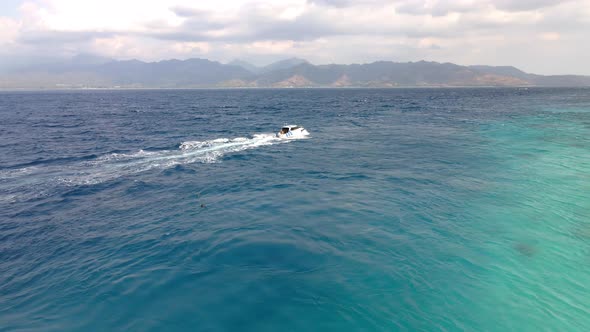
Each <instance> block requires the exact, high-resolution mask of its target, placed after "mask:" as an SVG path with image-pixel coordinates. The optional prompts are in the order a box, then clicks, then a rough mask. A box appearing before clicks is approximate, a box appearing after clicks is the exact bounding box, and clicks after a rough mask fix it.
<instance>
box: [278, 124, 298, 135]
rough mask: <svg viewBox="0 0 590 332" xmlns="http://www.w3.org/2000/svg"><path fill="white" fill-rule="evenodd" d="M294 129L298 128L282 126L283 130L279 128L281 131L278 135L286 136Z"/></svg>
mask: <svg viewBox="0 0 590 332" xmlns="http://www.w3.org/2000/svg"><path fill="white" fill-rule="evenodd" d="M295 129H299V127H297V126H283V128H281V131H280V132H279V133H280V134H286V133H288V132H289V131H291V130H295Z"/></svg>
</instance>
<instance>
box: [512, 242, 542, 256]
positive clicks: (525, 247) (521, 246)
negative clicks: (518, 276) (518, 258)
mask: <svg viewBox="0 0 590 332" xmlns="http://www.w3.org/2000/svg"><path fill="white" fill-rule="evenodd" d="M514 249H516V250H517V251H518V252H519V253H520V254H521V255H524V256H527V257H533V256H535V255H536V254H537V248H536V247H535V246H533V245H530V244H527V243H522V242H519V243H515V244H514Z"/></svg>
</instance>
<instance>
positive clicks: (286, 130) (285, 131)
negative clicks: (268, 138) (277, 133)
mask: <svg viewBox="0 0 590 332" xmlns="http://www.w3.org/2000/svg"><path fill="white" fill-rule="evenodd" d="M288 132H289V127H283V129H281V133H282V134H286V133H288Z"/></svg>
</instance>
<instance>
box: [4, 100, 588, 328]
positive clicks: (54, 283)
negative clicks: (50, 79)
mask: <svg viewBox="0 0 590 332" xmlns="http://www.w3.org/2000/svg"><path fill="white" fill-rule="evenodd" d="M285 123H293V124H297V125H301V126H304V127H305V128H306V129H308V131H309V132H310V133H311V136H310V137H309V138H307V139H300V140H279V139H275V138H273V137H272V134H273V133H274V132H276V131H278V130H279V128H280V127H281V126H282V125H283V124H285ZM589 285H590V89H576V88H571V89H565V88H561V89H557V88H555V89H553V88H528V89H525V88H471V89H468V88H465V89H459V88H440V89H427V88H423V89H276V90H273V89H268V90H265V89H228V90H135V91H134V90H81V91H17V92H14V91H13V92H10V91H4V92H0V331H588V330H590V288H589V287H590V286H589Z"/></svg>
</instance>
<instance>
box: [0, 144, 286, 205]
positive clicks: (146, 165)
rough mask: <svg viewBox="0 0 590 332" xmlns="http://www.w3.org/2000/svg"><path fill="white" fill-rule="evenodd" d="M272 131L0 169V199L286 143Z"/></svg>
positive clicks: (30, 195)
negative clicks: (168, 148)
mask: <svg viewBox="0 0 590 332" xmlns="http://www.w3.org/2000/svg"><path fill="white" fill-rule="evenodd" d="M288 142H289V140H282V139H279V138H276V137H275V136H274V135H273V134H255V135H253V136H252V137H250V138H247V137H237V138H218V139H213V140H207V141H186V142H182V143H180V144H179V145H178V147H177V148H176V149H170V150H160V151H144V150H139V151H136V152H132V153H110V154H107V155H103V156H99V157H97V158H96V159H93V160H88V161H84V162H78V163H74V164H66V165H47V166H43V167H41V166H38V165H37V166H29V167H23V168H17V169H10V170H2V171H0V188H2V194H0V202H1V201H4V202H6V201H8V202H14V201H20V200H27V199H32V198H36V197H40V196H46V195H48V194H50V193H51V192H54V191H55V190H57V189H58V188H59V187H63V186H66V187H71V186H80V185H95V184H99V183H103V182H106V181H110V180H113V179H116V178H119V177H121V176H126V175H131V174H135V173H139V172H144V171H148V170H151V169H165V168H170V167H174V166H176V165H185V164H193V163H215V162H218V161H219V160H220V159H221V158H222V157H223V156H224V155H226V154H228V153H235V152H239V151H244V150H248V149H253V148H257V147H260V146H266V145H273V144H280V143H288Z"/></svg>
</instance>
